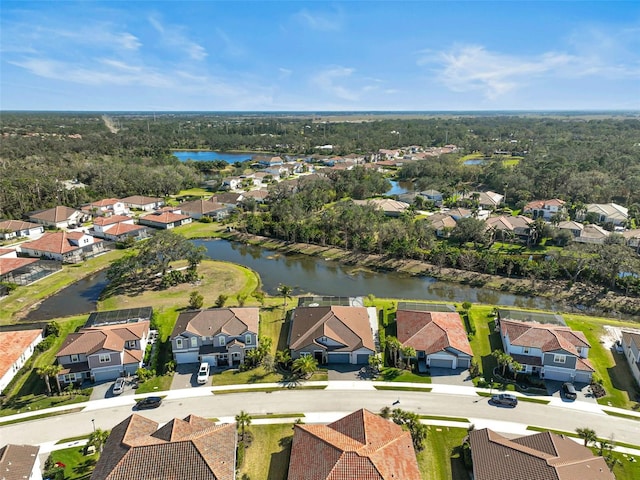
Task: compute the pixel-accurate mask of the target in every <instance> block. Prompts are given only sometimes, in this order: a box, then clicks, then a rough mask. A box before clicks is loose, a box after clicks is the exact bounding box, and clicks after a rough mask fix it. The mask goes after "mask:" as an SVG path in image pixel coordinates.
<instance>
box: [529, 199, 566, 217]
mask: <svg viewBox="0 0 640 480" xmlns="http://www.w3.org/2000/svg"><path fill="white" fill-rule="evenodd" d="M565 203H566V202H564V201H563V200H560V199H559V198H552V199H551V200H534V201H533V202H529V203H527V204H526V205H525V206H524V208H523V209H522V213H524V214H527V215H531V216H532V217H533V218H534V219H536V218H542V219H544V220H546V221H547V222H548V221H550V220H551V218H552V217H554V216H562V215H566V214H567V210H566V208H565Z"/></svg>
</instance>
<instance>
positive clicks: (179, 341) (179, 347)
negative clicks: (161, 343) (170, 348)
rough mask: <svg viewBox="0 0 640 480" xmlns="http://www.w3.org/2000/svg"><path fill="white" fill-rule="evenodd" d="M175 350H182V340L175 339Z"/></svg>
mask: <svg viewBox="0 0 640 480" xmlns="http://www.w3.org/2000/svg"><path fill="white" fill-rule="evenodd" d="M176 348H177V349H182V339H181V338H176Z"/></svg>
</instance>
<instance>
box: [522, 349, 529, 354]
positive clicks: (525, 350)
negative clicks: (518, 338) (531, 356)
mask: <svg viewBox="0 0 640 480" xmlns="http://www.w3.org/2000/svg"><path fill="white" fill-rule="evenodd" d="M522 353H524V354H525V355H527V354H528V353H529V347H524V348H523V349H522Z"/></svg>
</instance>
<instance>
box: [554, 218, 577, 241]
mask: <svg viewBox="0 0 640 480" xmlns="http://www.w3.org/2000/svg"><path fill="white" fill-rule="evenodd" d="M557 228H558V229H559V230H566V231H568V232H571V235H573V237H574V238H578V237H579V236H580V234H581V233H582V230H584V225H583V224H581V223H580V222H574V221H565V222H560V223H558V227H557Z"/></svg>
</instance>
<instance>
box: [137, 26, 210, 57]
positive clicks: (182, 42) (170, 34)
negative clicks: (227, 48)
mask: <svg viewBox="0 0 640 480" xmlns="http://www.w3.org/2000/svg"><path fill="white" fill-rule="evenodd" d="M149 23H150V24H151V26H153V28H155V30H156V31H157V32H158V33H159V34H160V36H161V39H162V41H163V42H164V43H165V44H167V45H169V46H171V47H173V48H176V49H179V50H182V51H183V52H185V53H186V54H187V55H189V57H191V59H193V60H204V59H205V58H206V57H207V55H208V54H207V51H206V49H205V48H204V47H203V46H202V45H200V44H198V43H196V42H194V41H192V40H190V39H189V38H187V36H186V35H184V34H183V30H184V28H182V27H180V26H177V25H171V26H170V27H169V28H165V26H164V25H163V24H162V22H161V21H160V20H159V19H158V18H156V17H153V16H151V17H149Z"/></svg>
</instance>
